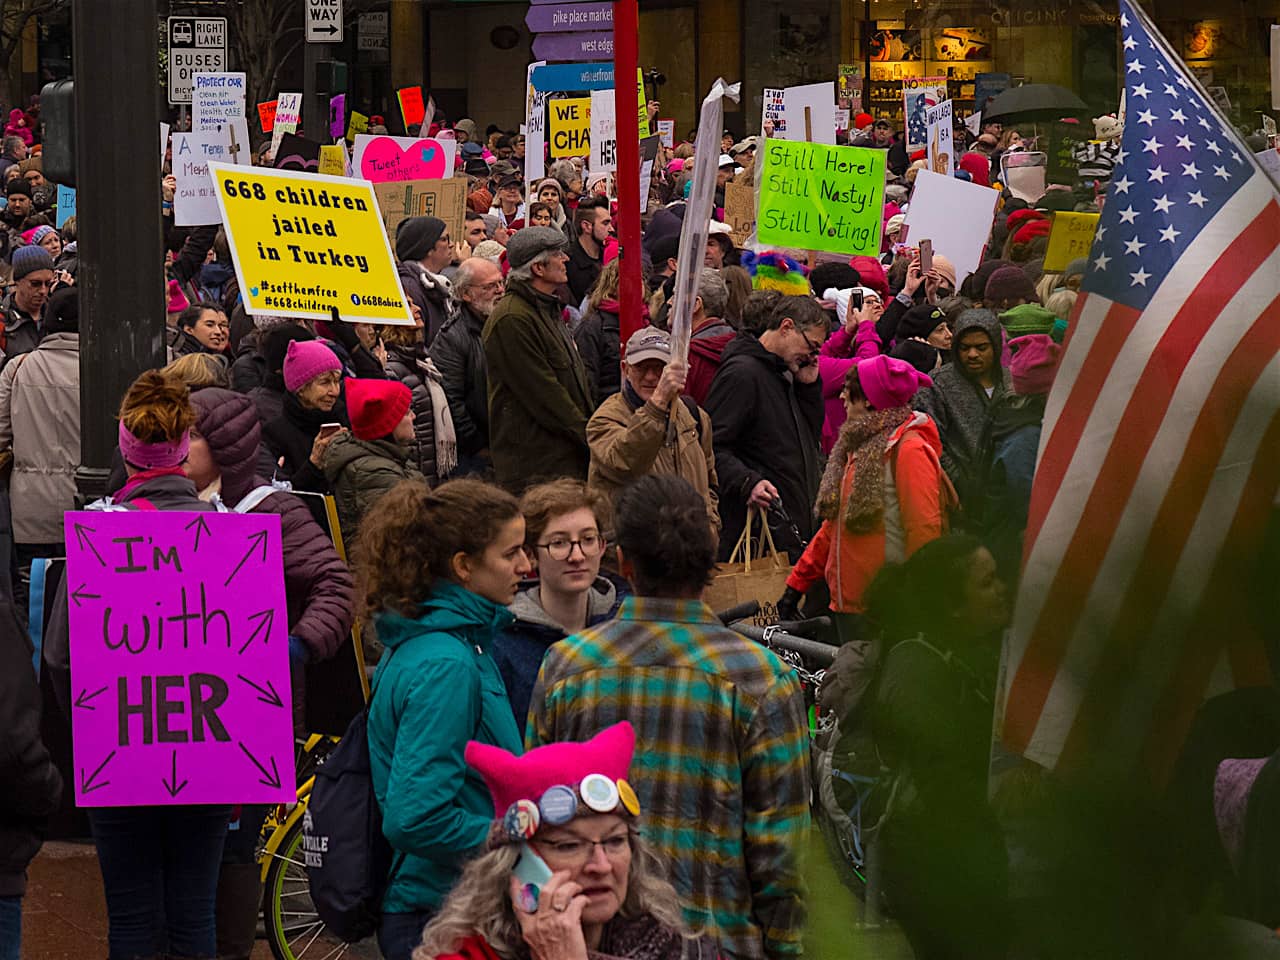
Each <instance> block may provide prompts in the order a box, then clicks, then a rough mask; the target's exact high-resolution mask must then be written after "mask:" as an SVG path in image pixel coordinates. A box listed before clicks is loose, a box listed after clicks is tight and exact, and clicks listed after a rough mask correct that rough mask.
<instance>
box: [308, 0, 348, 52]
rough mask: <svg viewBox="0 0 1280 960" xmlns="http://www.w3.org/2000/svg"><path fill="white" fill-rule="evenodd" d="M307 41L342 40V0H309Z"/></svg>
mask: <svg viewBox="0 0 1280 960" xmlns="http://www.w3.org/2000/svg"><path fill="white" fill-rule="evenodd" d="M306 23H307V43H341V42H342V0H307V17H306Z"/></svg>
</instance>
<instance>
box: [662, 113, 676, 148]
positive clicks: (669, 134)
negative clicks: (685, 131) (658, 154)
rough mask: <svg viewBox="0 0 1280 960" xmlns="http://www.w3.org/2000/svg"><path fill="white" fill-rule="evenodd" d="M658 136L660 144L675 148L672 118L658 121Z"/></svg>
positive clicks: (674, 125)
mask: <svg viewBox="0 0 1280 960" xmlns="http://www.w3.org/2000/svg"><path fill="white" fill-rule="evenodd" d="M658 136H659V137H660V138H661V140H662V145H663V146H664V147H667V148H668V149H675V145H676V122H675V121H674V120H659V121H658Z"/></svg>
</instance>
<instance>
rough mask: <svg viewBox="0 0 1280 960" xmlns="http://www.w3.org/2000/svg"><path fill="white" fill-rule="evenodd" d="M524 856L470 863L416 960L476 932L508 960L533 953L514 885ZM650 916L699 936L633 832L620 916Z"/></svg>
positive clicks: (515, 853) (508, 853) (503, 853)
mask: <svg viewBox="0 0 1280 960" xmlns="http://www.w3.org/2000/svg"><path fill="white" fill-rule="evenodd" d="M519 856H520V848H519V847H517V846H510V845H508V846H503V847H499V848H498V849H497V850H492V851H490V852H488V853H486V854H483V855H482V856H480V857H477V858H476V859H475V860H472V861H471V862H470V863H469V864H467V867H466V869H465V870H463V871H462V877H461V879H460V880H458V882H457V884H456V885H455V886H454V888H453V892H452V893H450V894H449V896H448V898H447V899H446V900H445V902H444V904H443V906H441V908H440V912H439V913H438V914H436V917H435V919H433V920H432V921H431V922H430V923H429V924H427V927H426V929H425V930H423V931H422V943H421V945H419V946H418V948H417V949H416V950H414V951H413V960H435V958H436V957H438V956H440V955H441V954H446V953H453V952H455V951H456V950H457V949H458V945H459V944H461V943H462V941H463V940H466V939H467V938H468V937H474V936H481V937H483V938H484V939H485V941H486V942H487V943H488V944H489V946H490V947H491V948H492V949H493V952H494V953H496V954H497V955H498V956H499V957H502V958H503V960H515V958H517V957H526V956H528V954H529V950H528V947H526V946H525V942H524V937H523V936H522V935H521V933H520V921H519V920H517V919H516V915H515V908H514V907H513V906H512V905H511V897H510V888H509V884H510V883H511V871H512V870H513V869H515V865H516V860H517V859H518V858H519ZM645 914H647V915H649V916H651V917H653V919H654V920H656V921H657V922H658V923H660V924H662V925H663V926H665V927H669V928H670V929H672V930H678V931H679V932H680V933H681V935H682V936H683V937H684V938H685V939H687V940H692V939H695V938H696V937H697V936H698V934H696V933H693V932H691V931H690V930H689V929H688V928H687V927H686V926H685V922H684V917H683V915H682V913H681V910H680V899H679V897H678V896H677V895H676V891H675V889H674V888H673V887H672V886H671V884H669V883H668V882H667V881H666V879H665V871H664V870H663V867H662V861H660V860H659V859H658V857H657V855H656V854H655V853H654V852H653V851H652V850H651V849H650V848H649V846H648V844H646V843H645V842H644V840H643V839H642V838H641V837H640V835H639V834H638V833H637V832H636V831H634V830H632V831H631V869H630V871H629V872H628V873H627V898H626V900H624V901H623V904H622V910H621V915H622V916H624V917H639V916H643V915H645Z"/></svg>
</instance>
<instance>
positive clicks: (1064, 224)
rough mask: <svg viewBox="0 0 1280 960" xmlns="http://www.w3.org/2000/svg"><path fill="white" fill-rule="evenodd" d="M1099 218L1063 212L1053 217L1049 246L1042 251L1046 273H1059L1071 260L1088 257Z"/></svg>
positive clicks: (1091, 214)
mask: <svg viewBox="0 0 1280 960" xmlns="http://www.w3.org/2000/svg"><path fill="white" fill-rule="evenodd" d="M1099 216H1100V214H1097V213H1068V212H1067V211H1065V210H1061V211H1059V212H1057V213H1055V214H1054V215H1053V225H1052V226H1051V227H1050V228H1049V246H1048V247H1046V248H1045V251H1044V268H1045V270H1046V271H1048V272H1049V273H1060V272H1061V271H1063V270H1065V269H1067V264H1069V263H1070V262H1071V261H1072V260H1079V259H1081V258H1082V257H1087V256H1089V250H1090V248H1091V247H1092V246H1093V235H1094V233H1096V232H1097V230H1098V217H1099Z"/></svg>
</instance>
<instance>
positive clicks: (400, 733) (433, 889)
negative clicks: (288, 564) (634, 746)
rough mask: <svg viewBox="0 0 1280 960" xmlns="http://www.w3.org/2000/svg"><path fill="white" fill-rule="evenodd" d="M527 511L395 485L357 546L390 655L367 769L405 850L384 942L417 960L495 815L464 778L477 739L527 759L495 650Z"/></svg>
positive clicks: (520, 566) (369, 605)
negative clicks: (425, 932)
mask: <svg viewBox="0 0 1280 960" xmlns="http://www.w3.org/2000/svg"><path fill="white" fill-rule="evenodd" d="M524 543H525V524H524V517H523V516H522V515H521V513H520V504H519V503H518V502H517V501H516V499H515V498H514V497H513V496H511V495H510V494H509V493H506V492H505V491H503V490H502V489H500V488H499V487H495V486H492V485H491V484H487V483H482V482H480V481H478V480H453V481H451V482H449V483H444V484H441V485H440V486H439V487H437V488H435V489H434V490H432V489H431V488H429V487H428V486H427V485H426V484H425V483H423V482H422V481H421V480H406V481H402V482H401V483H399V484H397V485H396V486H394V487H392V488H391V490H390V491H389V492H388V493H387V494H386V495H385V496H383V497H382V499H381V500H379V501H378V506H377V509H376V510H373V511H371V512H370V513H369V515H368V516H366V517H365V518H364V521H363V524H362V525H361V528H360V535H359V537H358V538H357V540H356V559H355V569H356V571H357V573H358V575H359V577H360V594H359V595H360V597H361V598H362V601H363V607H364V608H365V610H367V611H369V613H371V614H372V616H373V620H374V622H375V624H376V625H377V633H378V639H379V640H380V641H381V642H382V644H383V645H384V646H385V648H386V651H385V653H384V654H383V656H382V660H381V662H380V663H379V664H378V671H377V673H376V674H375V675H374V679H373V694H372V697H371V700H370V704H369V719H368V737H369V760H370V770H371V774H372V779H373V788H374V793H375V795H376V796H377V799H378V806H379V808H380V809H381V810H382V832H383V834H384V835H385V836H386V838H387V840H388V842H390V844H391V847H392V849H393V851H394V853H395V856H394V857H393V859H392V867H391V872H390V876H389V879H388V884H387V891H386V894H385V896H384V897H383V900H382V924H381V927H380V929H379V931H378V945H379V947H380V948H381V949H382V955H383V956H384V957H385V958H386V960H409V956H410V955H411V954H412V953H413V948H414V947H415V946H417V944H418V942H419V941H420V940H421V937H422V928H423V927H424V926H425V925H426V924H427V922H428V921H429V920H430V919H431V918H432V917H433V916H434V915H435V914H436V913H437V912H438V911H439V909H440V905H441V904H442V903H443V902H444V899H445V897H446V896H447V895H448V893H449V890H450V889H452V887H453V885H454V883H455V882H456V881H457V879H458V877H459V876H460V875H461V873H462V868H463V865H464V864H465V863H466V861H467V860H468V859H470V858H471V857H473V856H476V855H478V854H480V853H482V852H483V851H484V844H485V841H486V840H487V839H488V837H489V824H490V821H491V818H492V811H493V807H492V804H491V802H490V799H489V791H488V790H487V789H486V788H485V785H484V781H483V780H482V779H481V778H480V776H479V774H477V773H475V772H474V771H468V770H467V767H466V764H465V763H464V761H463V752H464V750H465V749H466V746H467V743H468V741H471V740H476V741H479V742H481V743H486V744H490V745H493V746H497V747H502V748H503V749H504V750H507V751H510V752H512V753H520V752H521V750H522V746H521V744H522V741H521V736H520V730H519V729H518V728H517V727H516V722H515V720H514V719H513V717H512V714H511V704H510V702H509V701H508V700H507V694H506V690H505V689H504V687H503V684H502V675H501V674H500V673H499V672H498V666H497V664H496V663H495V662H494V659H493V657H492V656H491V654H490V651H491V649H492V647H493V641H494V637H495V636H496V635H497V633H498V632H499V631H501V630H504V629H506V628H507V627H508V626H510V624H511V621H512V616H511V614H510V612H508V610H507V604H509V603H511V602H512V600H514V599H515V596H516V593H517V591H518V590H519V587H520V581H521V579H522V578H523V577H525V576H526V575H527V574H528V573H529V571H530V569H531V568H530V566H529V560H528V558H527V557H526V555H525V552H524Z"/></svg>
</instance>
